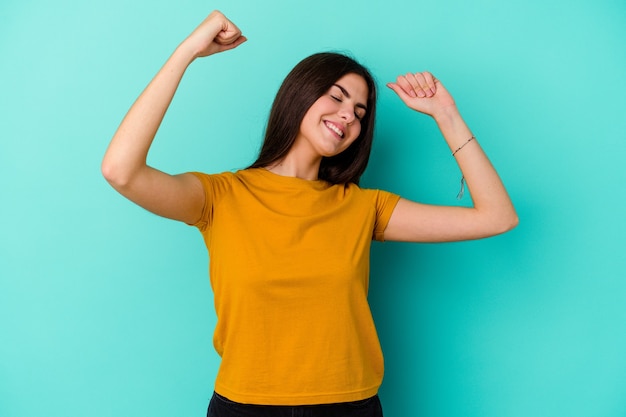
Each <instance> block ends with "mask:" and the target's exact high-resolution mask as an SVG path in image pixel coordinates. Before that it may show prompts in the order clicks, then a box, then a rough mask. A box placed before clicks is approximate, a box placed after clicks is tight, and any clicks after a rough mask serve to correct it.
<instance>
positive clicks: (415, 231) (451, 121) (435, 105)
mask: <svg viewBox="0 0 626 417" xmlns="http://www.w3.org/2000/svg"><path fill="white" fill-rule="evenodd" d="M387 85H388V87H389V88H391V89H392V90H393V91H395V92H396V94H398V96H399V97H400V99H402V101H403V102H404V103H405V104H406V105H407V106H408V107H410V108H412V109H413V110H416V111H418V112H421V113H425V114H428V115H430V116H431V117H433V119H434V120H435V122H436V123H437V125H438V126H439V129H440V130H441V133H442V134H443V137H444V139H445V140H446V142H447V144H448V146H449V147H450V151H451V152H452V153H453V154H454V158H455V159H456V161H457V163H458V164H459V168H460V169H461V172H462V175H463V176H464V178H465V181H466V183H467V187H468V188H469V189H470V191H471V196H472V202H473V207H453V206H436V205H428V204H421V203H416V202H412V201H409V200H406V199H400V201H399V202H398V205H397V206H396V208H395V209H394V211H393V214H392V216H391V219H390V220H389V224H388V225H387V229H386V230H385V240H397V241H407V242H450V241H459V240H470V239H479V238H484V237H489V236H493V235H497V234H500V233H504V232H506V231H508V230H511V229H512V228H514V227H515V226H516V225H517V223H518V218H517V214H516V212H515V208H514V207H513V203H512V202H511V199H510V198H509V195H508V193H507V191H506V189H505V188H504V184H503V183H502V181H501V180H500V177H499V175H498V173H497V172H496V170H495V169H494V167H493V165H492V164H491V162H490V161H489V159H488V158H487V155H485V153H484V152H483V150H482V148H481V147H480V144H479V143H478V141H477V140H476V139H475V138H474V136H473V134H472V132H471V131H470V129H469V128H468V127H467V125H466V124H465V122H464V121H463V118H462V117H461V114H460V113H459V110H458V108H457V106H456V104H455V102H454V100H453V99H452V96H451V95H450V94H449V93H448V91H447V90H446V88H445V87H444V86H443V84H441V82H440V81H439V80H437V79H436V78H434V77H433V76H432V74H430V73H428V72H423V73H409V74H406V75H403V76H400V77H398V79H397V80H396V82H395V83H389V84H387Z"/></svg>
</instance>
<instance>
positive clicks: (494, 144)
mask: <svg viewBox="0 0 626 417" xmlns="http://www.w3.org/2000/svg"><path fill="white" fill-rule="evenodd" d="M213 8H219V9H221V10H222V11H224V12H225V13H226V14H227V15H228V16H230V17H231V18H232V19H233V20H234V21H235V22H236V23H237V24H238V25H239V26H240V27H241V28H242V29H243V31H244V33H245V34H246V35H247V36H248V38H249V41H248V43H246V44H245V45H243V46H242V47H241V48H240V49H238V50H236V51H233V52H231V53H228V54H223V55H220V56H215V57H213V58H210V59H208V60H204V61H200V62H195V63H194V64H193V65H192V67H191V68H190V70H189V72H188V74H187V76H186V78H185V79H184V81H183V83H182V85H181V87H180V90H179V93H178V95H177V96H176V98H175V101H174V103H173V105H172V107H171V111H170V113H168V116H167V118H166V120H165V122H164V125H163V127H162V129H161V131H160V132H159V135H158V137H157V141H156V144H155V146H154V148H153V152H152V153H151V154H150V162H151V163H152V164H153V165H155V166H157V167H159V168H161V169H163V170H165V171H168V172H181V171H187V170H203V171H208V172H218V171H223V170H231V169H236V168H239V167H243V166H245V165H246V164H248V163H249V162H251V160H252V158H253V157H254V155H255V152H256V150H257V148H258V145H259V140H260V137H261V135H262V131H263V127H264V123H265V118H266V116H267V113H268V108H269V106H270V103H271V100H272V98H273V95H274V93H275V91H276V89H277V87H278V85H279V83H280V81H281V80H282V78H283V77H284V76H285V75H286V73H287V72H288V70H289V69H290V68H291V67H292V66H293V65H294V64H295V63H296V62H297V61H299V60H300V59H301V58H303V57H305V56H307V55H309V54H311V53H313V52H317V51H321V50H328V49H333V50H343V51H350V52H351V53H353V54H354V55H355V56H357V57H358V58H359V59H360V60H361V61H362V62H363V63H365V64H366V65H368V66H369V67H370V68H371V69H372V71H373V72H374V73H375V74H376V76H377V78H378V80H379V82H380V84H381V85H384V82H386V81H389V80H393V79H394V78H395V76H396V75H397V74H399V73H404V72H408V71H418V70H424V69H428V70H430V71H432V72H434V73H435V74H436V75H437V76H438V77H439V78H440V79H442V80H443V81H444V82H445V84H446V86H447V87H448V89H449V90H450V91H451V92H452V93H453V94H454V96H455V97H456V99H457V102H458V104H459V106H460V108H461V109H462V111H463V114H464V116H465V118H466V120H467V122H468V123H469V125H470V126H471V127H472V129H473V130H474V133H475V134H476V136H477V137H478V138H479V140H480V142H481V143H482V145H483V146H484V148H485V149H486V150H487V152H488V154H489V155H490V157H491V159H492V161H493V162H494V164H495V165H496V166H497V168H498V170H499V172H500V173H501V176H502V177H503V179H504V181H505V183H506V184H507V186H508V188H509V191H510V194H511V196H512V198H513V200H514V202H515V204H516V207H517V209H518V212H519V216H520V219H521V222H520V225H519V227H518V228H517V229H515V230H514V231H513V232H511V233H508V234H506V235H504V236H500V237H495V238H491V239H487V240H482V241H473V242H463V243H454V244H438V245H434V244H433V245H430V244H420V245H417V244H400V243H394V242H387V243H384V244H379V243H376V244H374V247H373V255H372V256H373V260H372V277H371V278H372V285H371V292H370V298H371V303H372V308H373V311H374V315H375V319H376V321H377V325H378V328H379V332H380V337H381V341H382V344H383V349H384V351H385V355H386V363H387V374H386V379H385V382H384V384H383V387H382V390H381V397H382V399H383V402H384V404H385V408H386V415H388V416H391V417H394V416H430V417H437V416H442V417H443V416H466V417H479V416H480V417H624V416H626V272H625V271H626V263H625V261H624V258H625V256H624V255H625V252H626V251H625V245H624V236H625V235H626V218H625V217H626V216H625V213H626V192H625V191H624V186H625V185H626V169H625V165H624V158H625V157H626V152H625V151H626V116H625V113H626V77H624V70H625V69H626V3H624V1H623V0H568V1H565V0H514V1H507V2H504V1H500V2H499V1H495V0H480V1H464V0H440V1H428V2H427V1H410V2H409V1H399V0H387V1H384V2H383V1H378V0H372V1H363V0H360V1H352V0H349V1H334V0H333V1H331V0H318V1H315V2H287V1H284V2H272V1H253V0H242V1H214V2H205V1H200V0H185V1H182V2H174V1H163V0H152V1H147V0H137V1H130V2H129V1H126V0H109V1H107V2H87V1H77V0H60V1H57V2H46V1H41V0H21V1H16V0H13V1H3V2H2V3H1V4H0V16H1V19H2V23H1V24H0V106H1V111H0V190H1V194H0V416H2V417H30V416H40V415H46V416H53V417H57V416H58V417H79V416H80V417H82V416H87V415H88V416H92V417H109V416H153V417H161V416H163V417H164V416H201V415H204V413H205V408H206V404H207V401H208V397H209V395H210V392H211V390H212V386H213V379H214V376H215V373H216V369H217V365H218V357H217V355H216V354H215V353H214V351H213V349H212V346H211V336H212V329H213V326H214V323H215V317H214V313H213V309H212V298H211V297H212V296H211V293H210V287H209V282H208V278H207V256H206V251H205V249H204V247H203V246H202V241H201V238H200V235H199V233H197V231H196V230H195V229H193V228H190V227H186V226H184V225H182V224H177V223H175V222H171V221H167V220H164V219H161V218H158V217H156V216H153V215H151V214H148V213H147V212H145V211H143V210H142V209H140V208H138V207H136V206H133V205H132V204H131V203H129V202H128V201H126V200H124V199H123V198H122V197H120V196H119V195H117V194H116V193H115V192H114V191H113V190H112V189H111V188H110V187H109V186H108V185H107V184H106V183H105V181H104V179H103V178H102V176H101V174H100V161H101V158H102V155H103V153H104V150H105V148H106V146H107V143H108V140H109V139H110V137H111V136H112V135H113V132H114V131H115V129H116V127H117V125H118V123H119V122H120V120H121V118H122V117H123V116H124V114H125V112H126V110H127V109H128V107H129V106H130V105H131V103H132V102H133V100H134V99H135V98H136V96H137V95H138V94H139V93H140V92H141V90H142V89H143V87H144V86H145V85H146V84H147V83H148V81H149V80H150V78H151V77H152V76H153V74H154V73H155V72H156V71H157V70H158V68H159V67H160V66H161V64H162V63H163V62H164V60H165V59H166V58H167V56H168V55H169V53H170V52H171V51H172V50H173V48H174V47H175V46H176V45H177V44H178V42H179V41H180V40H182V39H183V37H184V36H186V35H187V34H188V32H189V31H190V30H191V29H193V28H194V27H195V25H196V24H198V23H199V22H200V21H201V20H202V19H203V18H204V16H205V15H206V14H207V13H208V12H209V11H210V10H211V9H213ZM379 108H380V113H379V120H378V122H379V124H378V131H377V142H376V144H375V149H374V153H373V156H372V160H371V164H370V167H369V169H368V172H367V174H366V176H365V178H364V184H365V185H367V186H370V187H378V188H384V189H388V190H390V191H394V192H397V193H400V194H402V195H403V196H405V197H408V198H412V199H417V200H421V201H425V202H430V203H437V204H458V203H457V201H456V200H455V196H456V192H457V190H458V180H459V172H458V169H457V168H456V166H455V164H454V161H453V159H452V158H451V157H450V154H449V152H448V150H447V148H446V146H445V144H444V143H443V141H442V139H441V137H440V135H439V133H438V132H437V130H436V128H435V126H434V123H433V122H432V121H431V120H429V119H428V118H426V117H424V116H420V115H417V114H414V113H412V112H411V111H409V110H407V109H406V108H404V107H403V105H402V104H401V103H400V101H399V100H398V99H397V98H396V97H394V96H393V94H392V93H391V92H390V91H389V90H387V89H386V88H384V87H383V88H381V92H380V107H379ZM467 203H468V199H467V197H466V198H465V200H463V201H462V202H461V204H467Z"/></svg>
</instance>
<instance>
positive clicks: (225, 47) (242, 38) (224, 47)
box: [220, 36, 248, 52]
mask: <svg viewBox="0 0 626 417" xmlns="http://www.w3.org/2000/svg"><path fill="white" fill-rule="evenodd" d="M247 40H248V38H246V37H245V36H240V37H239V38H237V39H236V40H235V41H234V42H231V43H229V44H227V45H220V51H222V52H223V51H228V50H230V49H235V48H236V47H238V46H239V45H241V44H242V43H244V42H245V41H247Z"/></svg>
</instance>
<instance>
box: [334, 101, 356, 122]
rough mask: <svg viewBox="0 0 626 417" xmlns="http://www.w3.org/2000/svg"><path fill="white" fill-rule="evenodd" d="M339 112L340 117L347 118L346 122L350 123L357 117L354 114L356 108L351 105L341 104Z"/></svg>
mask: <svg viewBox="0 0 626 417" xmlns="http://www.w3.org/2000/svg"><path fill="white" fill-rule="evenodd" d="M338 114H339V117H341V118H342V119H343V120H345V121H346V123H348V124H351V123H352V122H354V119H355V118H356V116H355V115H354V110H353V109H352V108H351V107H350V106H347V105H343V106H341V108H340V109H339V112H338Z"/></svg>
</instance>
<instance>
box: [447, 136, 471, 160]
mask: <svg viewBox="0 0 626 417" xmlns="http://www.w3.org/2000/svg"><path fill="white" fill-rule="evenodd" d="M474 139H476V138H475V137H474V136H472V137H471V138H469V139H468V140H467V142H465V143H464V144H463V145H461V146H459V147H458V148H457V150H456V151H454V152H452V156H454V155H456V153H457V152H458V151H460V150H461V149H463V148H464V147H465V145H467V144H468V143H470V142H471V141H473V140H474Z"/></svg>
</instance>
